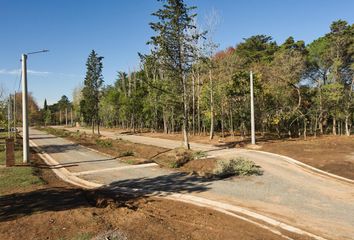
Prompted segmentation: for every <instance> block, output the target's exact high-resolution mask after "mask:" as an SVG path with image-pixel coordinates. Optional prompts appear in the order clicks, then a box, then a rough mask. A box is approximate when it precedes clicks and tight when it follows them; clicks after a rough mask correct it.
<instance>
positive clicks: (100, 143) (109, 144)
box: [96, 139, 112, 148]
mask: <svg viewBox="0 0 354 240" xmlns="http://www.w3.org/2000/svg"><path fill="white" fill-rule="evenodd" d="M96 144H97V145H98V146H100V147H105V148H108V147H112V141H111V140H105V139H96Z"/></svg>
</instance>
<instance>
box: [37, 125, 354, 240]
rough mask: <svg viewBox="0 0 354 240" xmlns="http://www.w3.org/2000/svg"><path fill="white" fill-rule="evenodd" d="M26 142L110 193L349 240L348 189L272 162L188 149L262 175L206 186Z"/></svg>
mask: <svg viewBox="0 0 354 240" xmlns="http://www.w3.org/2000/svg"><path fill="white" fill-rule="evenodd" d="M71 130H74V129H71ZM102 134H103V135H105V136H107V137H111V138H122V139H125V140H129V141H132V142H137V143H142V144H148V145H154V146H161V147H165V148H175V147H178V146H179V145H180V142H178V141H173V140H164V139H156V138H152V139H151V138H147V137H141V136H133V135H120V134H117V133H112V132H102ZM31 138H32V140H33V141H34V142H35V143H36V144H37V145H39V146H40V147H41V148H42V149H44V150H45V151H46V152H48V153H49V154H50V155H51V156H52V157H53V158H55V159H56V160H57V161H58V162H60V163H61V164H62V165H60V167H65V168H66V169H68V170H70V172H72V174H74V175H76V176H80V177H81V178H83V179H85V180H88V181H92V182H97V183H103V184H107V185H109V186H110V187H111V189H112V190H114V189H118V188H119V189H123V188H126V187H129V188H136V189H144V190H145V193H146V192H148V193H150V194H152V193H154V192H157V191H164V192H169V193H176V192H181V193H188V194H191V195H193V196H199V197H203V198H206V199H210V200H213V201H217V202H220V203H227V204H230V205H234V206H243V207H246V208H248V209H251V210H254V211H256V212H258V213H262V214H263V215H266V216H270V217H272V218H274V219H277V220H280V221H282V222H285V223H288V224H290V225H293V226H296V227H299V228H301V229H304V230H306V231H308V232H310V233H315V234H317V235H320V236H323V237H326V238H329V239H354V237H353V236H354V229H353V226H354V218H353V214H352V213H353V212H354V201H353V200H354V188H353V185H352V184H348V183H343V182H340V181H337V180H334V179H331V178H328V177H323V176H319V175H315V174H313V173H311V172H308V171H304V169H302V168H299V167H298V166H296V165H293V164H290V163H288V162H285V161H283V160H282V159H280V158H277V157H271V156H269V155H266V154H262V153H257V152H249V151H246V150H236V149H218V148H215V147H212V146H209V145H205V144H192V148H194V149H200V150H203V151H207V152H208V153H209V154H210V155H211V154H212V155H215V156H222V157H235V156H244V157H247V158H249V159H251V160H253V161H255V162H256V163H257V164H258V165H260V166H261V167H262V169H263V170H264V174H263V175H262V176H252V177H237V178H232V179H228V180H219V181H210V180H205V179H200V178H196V177H191V176H185V175H183V174H179V173H175V172H171V171H168V170H166V169H161V168H159V167H158V166H146V167H144V166H143V167H140V168H124V165H122V163H120V162H119V161H117V160H116V159H113V158H109V157H107V156H105V155H102V154H99V153H94V152H92V151H89V150H87V149H84V148H82V147H80V146H76V145H74V144H72V143H70V142H68V141H66V140H64V139H60V138H56V137H53V136H51V135H48V134H44V133H42V132H40V131H37V130H31Z"/></svg>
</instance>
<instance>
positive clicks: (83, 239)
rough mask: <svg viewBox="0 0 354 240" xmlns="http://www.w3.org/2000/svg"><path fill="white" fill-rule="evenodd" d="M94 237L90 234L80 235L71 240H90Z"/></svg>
mask: <svg viewBox="0 0 354 240" xmlns="http://www.w3.org/2000/svg"><path fill="white" fill-rule="evenodd" d="M92 237H93V236H92V234H90V233H80V234H78V235H77V236H75V237H73V238H71V240H90V239H92Z"/></svg>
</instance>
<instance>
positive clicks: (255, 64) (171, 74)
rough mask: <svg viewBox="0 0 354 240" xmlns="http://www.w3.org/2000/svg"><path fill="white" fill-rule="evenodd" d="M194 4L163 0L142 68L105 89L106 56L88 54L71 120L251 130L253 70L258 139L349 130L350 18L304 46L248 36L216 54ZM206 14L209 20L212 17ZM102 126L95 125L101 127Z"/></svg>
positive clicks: (353, 42)
mask: <svg viewBox="0 0 354 240" xmlns="http://www.w3.org/2000/svg"><path fill="white" fill-rule="evenodd" d="M195 12H196V8H195V7H189V6H187V5H186V4H185V3H184V2H183V1H182V0H167V1H165V2H164V3H163V6H162V7H161V9H159V10H157V11H156V12H155V13H153V14H152V15H153V16H155V17H156V22H152V23H150V27H151V29H152V30H153V31H154V32H155V35H154V36H152V37H151V39H150V40H149V41H148V44H149V45H150V47H151V52H150V53H149V54H139V57H140V60H141V64H140V65H141V67H140V69H139V70H137V71H132V72H129V73H126V72H124V71H119V72H118V74H117V78H116V81H115V83H114V84H112V85H104V84H103V83H104V82H103V76H102V68H103V57H101V56H99V55H98V54H97V53H96V52H95V51H92V52H91V54H90V56H89V58H88V60H87V64H86V67H87V71H86V77H85V80H84V84H83V86H82V87H78V88H77V89H75V91H74V94H73V102H72V103H70V108H73V109H74V110H73V111H74V118H75V121H79V122H83V123H85V124H87V125H90V126H92V128H93V130H94V129H95V126H97V127H98V128H99V126H104V127H120V128H127V129H130V130H131V131H133V132H135V131H142V130H147V129H149V130H151V131H163V132H164V133H174V132H182V133H183V136H184V143H185V147H189V143H188V136H189V135H190V134H205V135H209V137H210V138H211V139H212V138H213V137H214V135H215V132H219V133H220V135H221V137H224V136H226V135H232V136H234V135H236V134H240V135H241V136H242V137H246V136H247V135H248V131H249V129H250V97H249V91H250V89H249V88H250V85H249V72H250V71H252V72H253V73H254V92H255V119H256V130H257V132H259V134H261V135H262V136H266V135H271V136H276V137H298V136H300V135H302V136H303V137H304V138H306V136H307V135H308V134H311V135H313V136H317V135H322V134H329V133H332V134H333V135H337V134H345V135H350V133H351V130H352V124H353V107H354V101H353V96H352V95H353V84H354V24H353V25H350V24H348V23H347V22H346V21H343V20H338V21H335V22H333V23H332V24H331V25H330V28H329V32H328V33H326V34H325V35H324V36H321V37H319V38H318V39H316V40H314V41H313V42H311V43H310V44H307V45H306V44H305V42H304V41H302V40H295V39H294V38H293V37H289V38H288V39H286V40H285V42H283V43H281V44H278V43H276V42H275V41H274V40H273V39H272V37H271V36H266V35H255V36H251V37H249V38H246V39H244V40H243V41H242V42H240V43H238V44H237V45H236V46H234V47H229V48H227V49H225V50H222V51H219V52H216V49H217V48H218V44H217V43H215V42H214V40H213V36H212V32H213V31H212V28H213V21H210V22H211V24H209V27H208V26H207V27H206V29H205V30H202V29H201V28H200V27H198V26H197V23H196V13H195ZM209 20H213V19H209ZM98 131H99V129H98Z"/></svg>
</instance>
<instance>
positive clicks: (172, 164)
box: [170, 162, 178, 168]
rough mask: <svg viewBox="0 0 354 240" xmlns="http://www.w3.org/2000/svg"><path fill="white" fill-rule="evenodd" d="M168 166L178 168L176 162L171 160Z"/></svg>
mask: <svg viewBox="0 0 354 240" xmlns="http://www.w3.org/2000/svg"><path fill="white" fill-rule="evenodd" d="M170 168H178V165H177V163H176V162H171V163H170Z"/></svg>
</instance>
